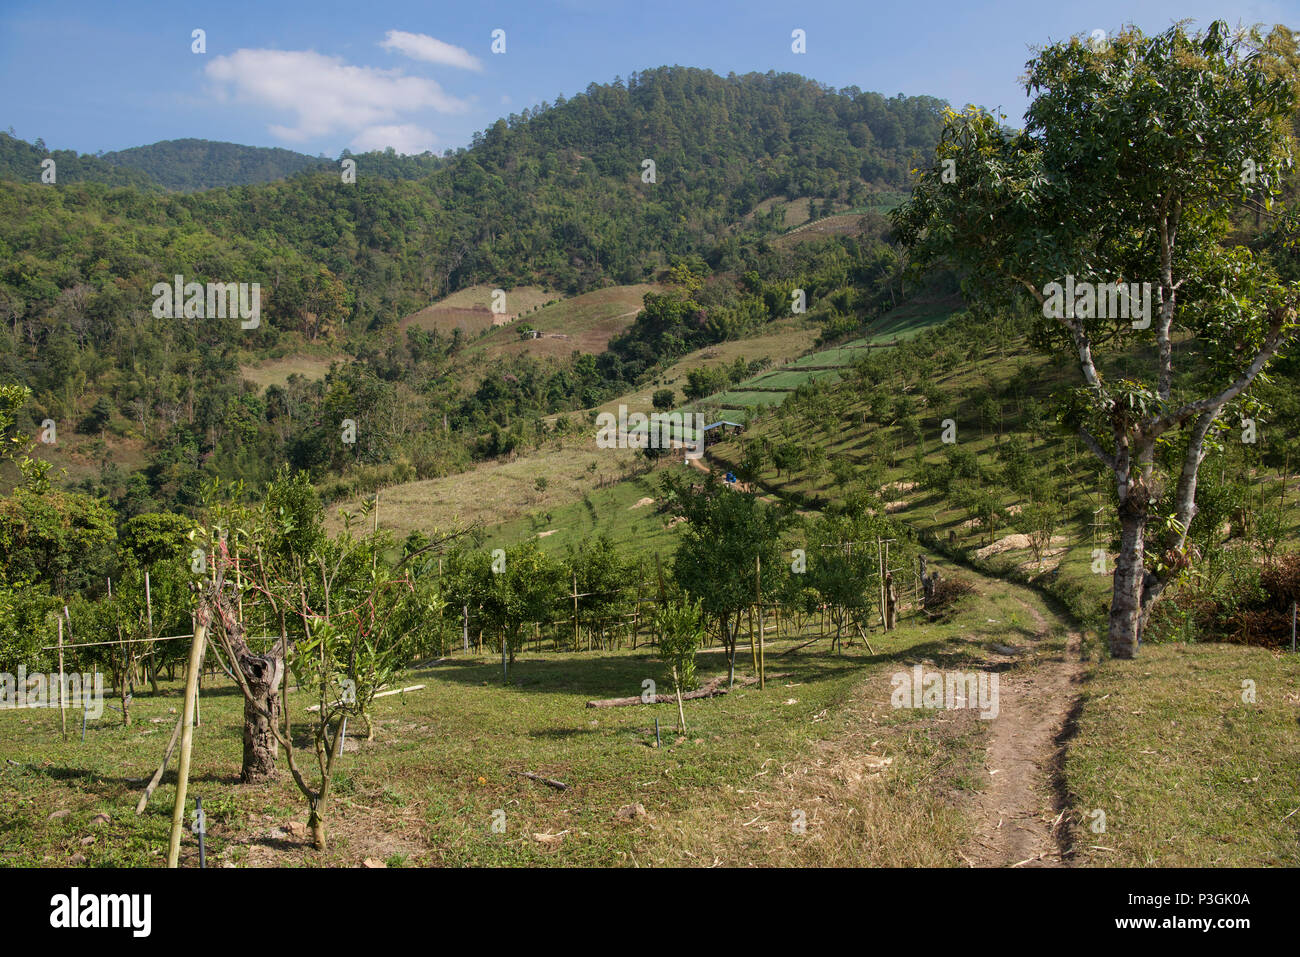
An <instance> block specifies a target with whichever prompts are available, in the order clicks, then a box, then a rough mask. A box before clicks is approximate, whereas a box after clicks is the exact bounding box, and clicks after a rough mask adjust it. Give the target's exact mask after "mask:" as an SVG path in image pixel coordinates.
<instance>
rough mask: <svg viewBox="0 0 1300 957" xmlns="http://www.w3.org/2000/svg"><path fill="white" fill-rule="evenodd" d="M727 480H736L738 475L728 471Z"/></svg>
mask: <svg viewBox="0 0 1300 957" xmlns="http://www.w3.org/2000/svg"><path fill="white" fill-rule="evenodd" d="M727 481H728V482H734V481H736V476H734V475H732V474H731V473H730V472H728V473H727Z"/></svg>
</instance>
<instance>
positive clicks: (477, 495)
mask: <svg viewBox="0 0 1300 957" xmlns="http://www.w3.org/2000/svg"><path fill="white" fill-rule="evenodd" d="M640 460H641V456H640V453H638V452H636V451H635V450H632V449H600V448H597V447H596V443H595V440H594V438H593V436H592V435H591V434H587V435H585V436H583V435H570V436H567V437H564V438H563V439H559V438H557V439H553V440H551V441H550V442H549V443H548V444H547V445H546V446H545V447H543V448H541V449H538V450H536V451H534V452H532V453H530V454H529V455H528V456H526V457H522V458H516V459H512V460H509V461H503V460H492V461H487V462H480V463H478V464H477V465H475V466H474V467H473V468H471V469H469V470H468V471H466V472H460V473H457V474H455V475H447V476H444V477H442V478H436V479H427V480H424V481H420V482H407V483H404V484H402V485H393V486H389V487H388V488H386V489H384V490H383V491H381V492H380V493H379V500H380V515H379V518H380V525H381V526H382V527H383V528H387V529H390V530H391V531H392V532H393V533H394V534H396V535H397V536H398V537H399V538H400V537H404V536H405V535H406V534H407V533H408V532H410V531H412V530H414V529H420V530H422V531H432V530H434V529H442V530H447V529H450V528H452V527H454V526H460V525H465V524H469V523H472V522H478V523H480V524H483V525H487V526H492V525H496V524H499V523H501V522H508V521H512V520H514V519H517V518H521V517H523V516H525V515H528V514H531V513H532V512H534V511H537V510H539V509H543V508H548V507H550V508H553V507H556V506H559V505H564V504H568V503H573V502H578V501H581V499H582V497H583V495H584V494H587V493H588V492H589V491H591V490H592V489H593V488H598V487H600V486H602V485H609V484H612V483H613V482H615V481H616V480H618V479H620V478H623V477H625V476H627V475H629V474H631V472H632V471H633V470H634V469H635V468H636V467H637V465H638V462H639V461H640ZM538 478H545V479H546V482H547V487H546V490H545V491H539V490H538V489H537V487H536V484H537V479H538ZM369 497H371V496H367V498H369ZM360 504H361V500H360V499H357V500H353V501H350V502H345V503H342V504H341V505H340V506H339V507H340V508H345V509H348V510H349V511H356V510H357V509H358V508H359V507H360ZM336 513H337V509H332V510H331V517H330V519H329V523H328V524H329V527H331V528H337V527H341V525H342V523H341V521H340V520H339V519H338V517H337V514H336Z"/></svg>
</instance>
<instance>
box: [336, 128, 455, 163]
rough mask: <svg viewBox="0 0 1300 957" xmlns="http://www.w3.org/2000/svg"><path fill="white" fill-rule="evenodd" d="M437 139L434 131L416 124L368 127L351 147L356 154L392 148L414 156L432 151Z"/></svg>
mask: <svg viewBox="0 0 1300 957" xmlns="http://www.w3.org/2000/svg"><path fill="white" fill-rule="evenodd" d="M435 139H436V137H435V136H434V135H433V131H432V130H426V129H424V128H423V127H420V126H416V125H415V124H414V123H402V124H400V125H397V126H371V127H367V128H366V129H364V130H362V131H361V132H360V133H358V134H357V137H356V139H354V140H353V141H352V144H351V146H352V151H353V152H355V153H368V152H370V151H371V150H384V149H387V148H388V147H390V146H391V147H392V148H393V149H395V150H396V151H397V152H399V153H405V154H407V155H408V156H413V155H416V154H418V153H425V152H428V151H429V150H432V149H433V144H434V141H435Z"/></svg>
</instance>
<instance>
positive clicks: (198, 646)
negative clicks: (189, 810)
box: [167, 621, 208, 867]
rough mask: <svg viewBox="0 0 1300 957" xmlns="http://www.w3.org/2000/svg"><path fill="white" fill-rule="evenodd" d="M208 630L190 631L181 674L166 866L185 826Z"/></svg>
mask: <svg viewBox="0 0 1300 957" xmlns="http://www.w3.org/2000/svg"><path fill="white" fill-rule="evenodd" d="M207 637H208V626H207V622H206V621H204V622H203V623H202V624H199V625H198V626H197V627H196V628H195V629H194V640H193V641H192V642H191V643H190V662H189V667H188V668H187V669H186V672H185V707H184V709H183V711H182V713H181V754H180V758H179V763H178V764H177V767H176V803H175V804H173V805H172V833H171V843H170V844H169V845H168V847H167V866H168V867H176V862H177V859H178V858H179V857H180V853H181V829H182V828H183V827H184V824H185V792H186V790H188V788H189V784H190V751H191V748H192V747H193V744H194V705H195V702H196V700H197V699H198V696H199V668H200V667H202V661H203V646H204V644H205V643H206V641H207Z"/></svg>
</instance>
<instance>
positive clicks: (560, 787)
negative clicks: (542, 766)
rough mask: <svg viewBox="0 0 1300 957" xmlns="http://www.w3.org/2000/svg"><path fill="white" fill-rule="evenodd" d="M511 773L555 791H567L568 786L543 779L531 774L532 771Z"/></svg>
mask: <svg viewBox="0 0 1300 957" xmlns="http://www.w3.org/2000/svg"><path fill="white" fill-rule="evenodd" d="M513 773H514V774H517V775H519V776H520V777H521V778H528V779H529V780H530V781H537V782H539V783H541V784H545V785H546V786H547V787H552V788H555V790H557V791H567V790H569V786H568V785H567V784H565V783H564V782H563V781H557V780H555V779H554V778H544V777H542V776H541V775H540V774H533V772H532V771H515V772H513Z"/></svg>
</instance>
